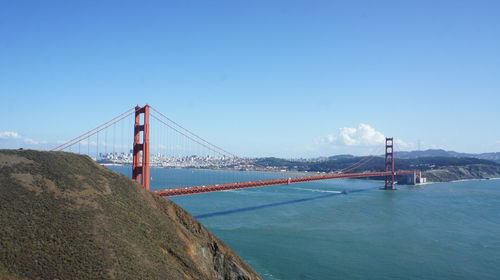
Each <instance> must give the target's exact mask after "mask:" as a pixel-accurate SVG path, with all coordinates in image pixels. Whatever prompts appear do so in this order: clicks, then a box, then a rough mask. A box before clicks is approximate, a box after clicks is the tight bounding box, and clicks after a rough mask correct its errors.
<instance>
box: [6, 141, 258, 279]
mask: <svg viewBox="0 0 500 280" xmlns="http://www.w3.org/2000/svg"><path fill="white" fill-rule="evenodd" d="M0 225H1V230H0V278H1V279H175V280H178V279H261V278H260V276H259V275H258V274H257V273H256V272H255V271H254V270H253V269H252V268H251V267H250V266H249V265H247V264H246V263H245V262H244V261H243V260H241V259H240V258H239V257H238V256H237V255H236V254H235V253H234V252H233V251H232V250H231V249H230V248H229V247H227V246H226V245H225V244H224V243H223V242H222V241H220V240H219V239H218V238H217V237H215V236H214V235H213V234H211V233H210V232H209V231H208V230H207V229H206V228H205V227H203V226H202V225H201V224H200V223H199V222H198V221H196V220H195V219H194V218H193V217H192V216H191V215H189V214H188V213H187V212H186V211H184V210H183V209H182V208H180V207H179V206H177V205H175V204H174V203H172V202H171V201H169V200H166V199H163V198H160V197H158V196H156V195H153V194H151V193H149V192H147V191H145V190H143V189H142V188H141V187H140V186H139V185H137V184H136V183H135V182H133V181H132V180H130V179H129V178H127V177H126V176H123V175H120V174H117V173H115V172H112V171H110V170H108V169H106V168H104V167H101V166H99V165H97V164H95V163H94V162H93V161H92V160H91V159H90V158H88V157H86V156H81V155H76V154H70V153H63V152H38V151H30V150H25V151H14V150H0Z"/></svg>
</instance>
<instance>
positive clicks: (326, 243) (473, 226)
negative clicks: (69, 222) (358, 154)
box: [110, 166, 500, 280]
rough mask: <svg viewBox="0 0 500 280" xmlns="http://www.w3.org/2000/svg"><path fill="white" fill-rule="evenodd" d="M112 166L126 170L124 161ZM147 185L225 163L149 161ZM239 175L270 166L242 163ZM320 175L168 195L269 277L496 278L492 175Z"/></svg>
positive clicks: (203, 176) (198, 174) (197, 175)
mask: <svg viewBox="0 0 500 280" xmlns="http://www.w3.org/2000/svg"><path fill="white" fill-rule="evenodd" d="M110 168H111V169H113V170H116V171H119V172H122V173H124V174H127V175H130V167H120V166H114V167H110ZM151 173H152V178H153V181H152V184H153V186H152V188H153V189H155V188H164V187H165V186H172V187H179V186H188V185H195V184H199V183H200V182H201V183H202V184H207V183H206V182H216V181H217V180H221V179H223V178H226V180H231V179H227V178H231V176H233V177H234V176H243V175H241V173H238V174H239V175H238V174H236V175H235V174H234V172H229V171H208V170H175V169H159V168H158V169H156V168H155V169H152V172H151ZM243 173H245V174H244V176H246V178H249V179H252V178H255V179H263V178H265V177H266V176H267V177H269V176H271V175H269V174H262V173H260V172H243ZM381 185H382V183H381V182H375V181H364V180H329V181H317V182H308V183H300V184H292V185H283V186H272V187H265V188H254V189H245V190H237V191H225V192H217V193H207V194H197V195H191V196H183V197H175V198H172V200H173V201H175V202H176V203H177V204H179V205H180V206H182V207H183V208H184V209H186V210H187V211H189V212H190V213H191V214H192V215H193V216H195V217H197V218H198V219H199V220H200V222H202V223H203V224H204V225H205V226H206V227H208V228H209V229H210V230H211V231H212V232H213V233H215V234H216V235H217V236H218V237H219V238H220V239H222V240H223V241H224V242H225V243H226V244H228V245H229V246H231V247H232V248H233V249H234V250H235V251H236V252H237V253H238V254H239V255H240V256H241V257H242V258H243V259H245V260H246V261H247V262H248V263H249V264H250V265H251V266H252V267H254V268H255V269H256V270H257V271H258V272H259V273H260V274H261V275H262V276H263V277H264V279H268V280H275V279H283V280H284V279H286V280H289V279H500V180H484V181H464V182H454V183H439V184H429V185H424V186H399V190H397V191H382V190H379V187H380V186H381Z"/></svg>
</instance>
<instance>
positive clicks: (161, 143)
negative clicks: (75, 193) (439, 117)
mask: <svg viewBox="0 0 500 280" xmlns="http://www.w3.org/2000/svg"><path fill="white" fill-rule="evenodd" d="M128 119H131V120H132V121H133V124H132V125H131V126H132V127H133V129H132V130H131V131H130V125H129V124H127V126H128V127H127V128H126V129H124V127H123V126H124V124H123V123H124V122H126V120H128ZM120 124H121V136H122V138H121V139H119V140H118V142H120V143H119V144H118V150H120V149H121V150H122V151H123V150H125V151H126V150H127V148H128V145H130V144H128V141H127V140H125V141H124V140H123V138H125V139H127V138H128V137H129V136H132V138H133V141H131V142H132V145H131V148H132V149H130V151H131V153H132V159H131V167H132V168H131V169H132V170H131V174H132V179H134V180H135V181H136V182H137V183H139V184H141V185H142V186H143V187H144V188H146V189H147V190H150V186H151V172H150V168H151V167H155V166H159V167H168V166H169V165H167V166H165V164H164V163H163V164H162V163H160V162H159V160H156V161H155V160H152V156H151V150H152V148H153V149H154V150H155V151H156V152H157V153H155V156H156V157H157V158H163V159H172V158H174V157H175V153H176V152H177V157H178V158H181V157H182V156H184V159H185V161H187V162H191V163H190V164H191V165H189V164H184V166H185V167H187V168H189V167H191V168H193V167H195V166H196V164H193V163H192V162H193V160H196V159H198V160H200V159H202V158H201V157H198V156H194V155H193V154H194V153H196V154H198V155H205V158H203V159H204V160H205V161H206V162H208V163H206V164H205V165H199V164H198V167H201V168H214V167H215V168H218V169H220V168H221V165H222V168H233V169H238V168H237V167H238V166H239V167H240V169H243V170H249V169H250V170H258V171H266V172H274V173H276V174H279V177H280V178H277V179H268V178H266V179H261V180H250V181H241V180H238V179H233V180H232V181H231V182H225V183H207V184H200V185H195V186H189V187H187V186H186V187H176V188H165V189H161V190H153V191H152V192H153V193H156V194H158V195H160V196H163V197H172V196H181V195H190V194H198V193H208V192H218V191H226V190H238V189H245V188H256V187H266V186H275V185H288V184H294V183H303V182H310V181H319V180H331V179H347V178H368V177H384V178H385V180H384V183H385V184H384V187H383V189H385V190H395V189H396V188H395V186H394V185H395V177H396V176H398V175H406V176H412V177H411V178H412V179H411V181H413V182H415V180H416V178H417V177H418V176H420V175H419V174H420V173H418V172H417V171H410V170H396V168H395V152H394V139H393V138H386V139H385V160H384V163H385V166H384V171H377V172H348V171H350V170H351V171H352V170H354V169H359V168H360V167H361V166H363V165H364V164H366V163H367V162H369V161H370V160H371V158H372V157H365V158H363V159H361V160H360V161H358V162H356V163H354V164H352V165H351V166H349V167H347V168H344V169H341V170H337V171H335V172H332V173H326V174H300V175H297V174H294V175H292V174H291V173H289V172H280V171H276V170H270V168H269V167H265V166H261V165H258V164H256V163H255V162H254V161H252V160H250V159H246V158H241V157H238V156H236V155H234V154H233V153H230V152H228V151H226V150H225V149H222V148H220V147H219V146H217V145H215V144H212V143H211V142H209V141H207V140H205V139H204V138H202V137H200V136H199V135H197V134H195V133H193V132H192V131H190V130H188V129H186V128H184V127H183V126H181V125H180V124H179V123H177V122H175V121H173V120H172V119H170V118H169V117H167V116H166V115H165V114H163V113H161V112H160V111H159V110H157V109H155V108H154V107H152V106H150V105H145V106H142V107H141V106H136V107H135V108H131V109H129V110H127V111H126V112H124V113H122V114H120V115H118V116H116V117H114V118H112V119H111V120H109V121H107V122H105V123H103V124H101V125H99V126H97V127H95V128H94V129H92V130H89V131H87V132H85V133H84V134H81V135H80V136H78V137H75V138H73V139H71V140H69V141H67V142H65V143H63V144H61V145H59V146H57V147H55V148H53V149H51V151H70V152H74V149H76V147H78V153H81V146H82V145H87V154H88V155H89V156H91V152H90V146H93V148H95V155H96V157H95V160H96V161H97V160H98V159H99V158H100V155H101V153H99V148H100V147H101V146H102V147H101V152H102V151H104V154H105V155H109V153H108V151H109V152H110V153H111V155H112V157H116V156H117V152H116V151H117V143H116V142H117V136H116V135H117V127H118V126H119V125H120ZM153 125H154V127H155V128H156V129H157V130H159V131H160V135H159V136H157V137H154V136H153V137H152V135H151V132H152V131H154V129H153V127H152V126H153ZM119 129H120V128H119ZM110 130H111V131H112V132H111V134H112V136H110V135H108V134H109V133H108V131H110ZM124 130H126V131H127V132H128V133H124ZM100 134H101V142H100V143H101V144H99V135H100ZM103 134H104V139H102V138H103ZM118 134H120V132H118ZM124 134H129V135H128V136H125V137H123V136H124ZM172 135H176V136H177V139H176V140H172V137H168V136H172ZM110 138H111V142H112V144H111V143H110V141H109V140H110ZM118 138H120V137H118ZM92 139H94V140H93V141H92ZM152 139H154V140H153V144H152V143H151V142H152ZM179 139H183V140H184V141H185V142H182V141H179ZM181 142H182V143H184V145H179V144H180V143H181ZM165 143H169V144H170V146H168V145H165ZM186 143H190V149H188V148H186V147H185V146H186V145H185V144H186ZM155 145H156V146H155ZM187 146H189V145H187ZM193 151H196V152H193ZM162 152H164V153H165V155H163V156H162ZM123 154H124V153H123V152H122V155H123ZM168 154H169V155H168ZM207 154H208V156H206V155H207ZM214 159H216V160H214ZM224 160H225V161H226V163H225V164H224V163H222V164H221V162H224ZM228 160H229V162H231V164H227V161H228ZM111 162H112V163H114V162H115V161H114V160H111ZM210 162H219V165H216V164H214V163H210ZM174 166H175V164H172V165H170V167H174Z"/></svg>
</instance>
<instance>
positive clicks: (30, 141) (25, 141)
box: [24, 138, 40, 145]
mask: <svg viewBox="0 0 500 280" xmlns="http://www.w3.org/2000/svg"><path fill="white" fill-rule="evenodd" d="M24 143H26V144H30V145H38V144H40V141H36V140H34V139H31V138H24Z"/></svg>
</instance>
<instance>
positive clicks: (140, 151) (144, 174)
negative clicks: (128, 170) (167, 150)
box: [132, 105, 150, 190]
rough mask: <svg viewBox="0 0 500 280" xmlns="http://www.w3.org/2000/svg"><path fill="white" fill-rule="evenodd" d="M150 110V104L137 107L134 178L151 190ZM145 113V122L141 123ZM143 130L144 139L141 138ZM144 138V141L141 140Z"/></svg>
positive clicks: (133, 164) (133, 162) (133, 161)
mask: <svg viewBox="0 0 500 280" xmlns="http://www.w3.org/2000/svg"><path fill="white" fill-rule="evenodd" d="M149 110H150V106H149V105H146V106H144V107H140V106H136V107H135V123H134V146H133V160H132V179H134V180H135V181H136V182H137V183H139V184H142V186H143V187H144V188H145V189H147V190H149V180H150V175H149V149H150V147H149V128H150V126H149ZM141 115H143V121H144V122H143V124H141ZM141 132H142V139H141ZM141 140H142V141H141Z"/></svg>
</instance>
